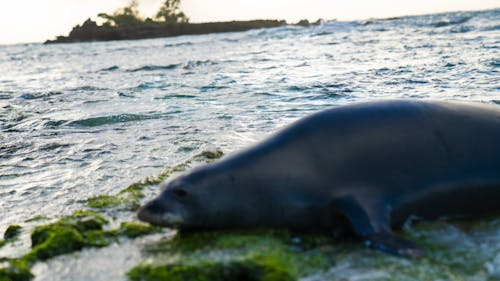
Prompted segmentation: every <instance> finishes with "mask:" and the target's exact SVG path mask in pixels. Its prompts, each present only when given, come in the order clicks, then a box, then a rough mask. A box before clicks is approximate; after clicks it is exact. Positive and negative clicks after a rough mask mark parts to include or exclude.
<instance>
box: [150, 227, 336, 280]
mask: <svg viewBox="0 0 500 281" xmlns="http://www.w3.org/2000/svg"><path fill="white" fill-rule="evenodd" d="M293 237H294V236H293V235H292V234H291V232H290V231H288V230H273V229H262V230H254V231H244V230H241V231H199V232H179V233H177V235H175V236H174V237H173V238H170V239H169V240H168V241H165V240H164V241H161V242H159V243H154V244H152V245H148V246H147V247H146V248H145V249H144V250H145V253H147V255H148V256H149V257H150V258H151V260H152V261H157V262H160V263H162V261H169V262H170V263H176V262H182V263H183V264H185V263H186V262H187V263H198V262H200V261H204V260H207V259H208V260H210V261H213V262H224V261H228V260H232V261H238V260H247V259H249V258H250V259H253V260H258V261H276V262H277V263H279V264H280V265H283V267H284V268H286V269H287V271H289V272H291V274H292V275H293V276H299V277H302V276H308V275H310V274H314V273H317V272H318V271H322V270H326V269H327V268H329V267H331V266H332V265H333V264H334V262H333V260H332V256H333V255H332V253H333V252H334V251H337V250H338V249H337V248H333V247H332V246H331V244H330V243H333V242H331V241H332V240H329V239H327V238H326V237H323V235H318V234H315V235H312V234H304V235H303V236H302V237H303V238H301V239H300V241H309V240H314V241H317V247H316V248H314V249H313V250H309V249H308V250H303V249H302V245H301V244H300V243H299V244H298V245H297V243H292V238H293ZM323 243H325V244H323ZM307 246H309V245H307ZM334 249H335V250H334Z"/></svg>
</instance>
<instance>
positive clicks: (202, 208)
mask: <svg viewBox="0 0 500 281" xmlns="http://www.w3.org/2000/svg"><path fill="white" fill-rule="evenodd" d="M238 198H241V189H240V190H239V191H238V188H235V177H234V176H232V175H230V174H228V173H224V172H218V171H217V169H214V168H212V167H210V166H205V167H202V168H198V169H196V170H194V171H192V172H190V173H188V174H186V175H183V176H180V177H178V178H176V179H174V180H172V181H171V182H169V183H167V184H166V185H165V186H164V189H163V191H162V193H161V194H160V195H159V196H158V197H157V198H155V199H153V200H152V201H150V202H148V203H147V204H146V205H144V206H143V207H141V209H140V210H139V212H138V218H139V219H140V220H142V221H145V222H149V223H151V224H154V225H159V226H166V227H177V228H225V227H227V226H234V225H238V223H241V219H242V217H243V216H244V213H245V209H246V208H247V207H246V206H247V204H241V200H238Z"/></svg>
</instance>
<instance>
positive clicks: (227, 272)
mask: <svg viewBox="0 0 500 281" xmlns="http://www.w3.org/2000/svg"><path fill="white" fill-rule="evenodd" d="M128 277H129V279H130V280H132V281H160V280H170V281H216V280H221V281H292V280H296V278H295V277H294V276H293V275H292V274H291V273H290V272H289V271H288V270H287V269H286V267H285V266H284V265H282V264H280V263H279V261H274V260H273V261H269V260H267V261H266V260H263V261H257V260H253V259H247V260H241V261H230V262H216V263H215V262H199V263H196V264H170V265H164V266H153V265H140V266H137V267H135V268H133V269H132V270H131V271H129V273H128Z"/></svg>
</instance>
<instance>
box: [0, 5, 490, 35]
mask: <svg viewBox="0 0 500 281" xmlns="http://www.w3.org/2000/svg"><path fill="white" fill-rule="evenodd" d="M161 2H162V0H139V3H140V10H141V12H142V14H143V15H144V16H152V15H153V14H154V13H155V11H156V10H157V9H158V7H159V6H160V4H161ZM127 3H128V0H0V44H12V43H21V42H43V41H45V40H46V39H52V38H54V37H55V36H57V35H67V34H68V33H69V31H70V30H71V28H72V27H73V26H74V25H76V24H80V23H82V22H83V21H84V20H85V19H87V18H89V17H91V18H93V19H96V18H97V14H98V13H100V12H107V13H112V12H113V11H114V10H116V9H117V8H120V7H123V6H124V5H125V4H127ZM492 8H500V0H307V1H306V0H182V10H183V11H184V12H185V13H186V14H187V16H188V17H189V18H190V20H191V22H204V21H225V20H247V19H286V20H287V21H289V22H295V21H298V20H299V19H303V18H307V19H309V20H316V19H318V18H323V19H338V20H351V19H367V18H383V17H391V16H402V15H415V14H426V13H434V12H445V11H460V10H484V9H492Z"/></svg>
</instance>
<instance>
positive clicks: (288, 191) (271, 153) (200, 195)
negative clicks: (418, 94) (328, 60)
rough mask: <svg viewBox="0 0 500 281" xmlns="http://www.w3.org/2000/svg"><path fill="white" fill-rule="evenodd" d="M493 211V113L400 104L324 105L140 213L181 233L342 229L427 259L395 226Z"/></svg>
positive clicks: (499, 170) (498, 180)
mask: <svg viewBox="0 0 500 281" xmlns="http://www.w3.org/2000/svg"><path fill="white" fill-rule="evenodd" d="M499 212H500V110H498V109H497V108H496V107H494V106H491V105H484V104H468V103H458V102H436V101H416V100H396V101H379V102H365V103H359V104H354V105H347V106H342V107H338V108H333V109H330V110H325V111H322V112H319V113H316V114H313V115H311V116H309V117H306V118H304V119H301V120H299V121H297V122H295V123H293V124H292V125H290V126H288V127H287V128H285V129H283V130H282V131H280V132H278V133H277V134H275V135H274V136H272V137H270V138H268V139H267V140H264V141H263V142H261V143H259V144H257V145H255V146H253V147H250V148H248V149H246V150H243V151H241V152H239V153H235V154H234V155H231V156H228V157H226V158H222V159H221V160H219V161H218V162H215V163H212V164H209V165H206V166H203V167H200V168H197V169H194V170H192V171H190V172H189V173H187V174H185V175H182V176H179V177H178V178H176V179H174V180H172V181H171V182H169V183H167V184H166V186H165V188H164V190H163V191H162V193H161V194H160V195H159V196H158V197H157V198H156V199H154V200H152V201H151V202H149V203H147V204H146V205H145V206H143V207H142V208H141V209H140V211H139V213H138V217H139V219H140V220H143V221H146V222H149V223H152V224H155V225H161V226H170V227H179V228H216V229H217V228H218V229H221V228H258V227H259V228H260V227H272V228H281V227H284V228H290V229H298V230H314V231H331V232H335V233H339V232H342V231H347V232H349V231H350V233H352V234H354V235H355V236H356V237H360V238H361V239H362V240H363V241H364V242H365V245H367V246H369V247H372V248H375V249H378V250H381V251H385V252H388V253H392V254H395V255H399V256H405V257H417V256H421V255H422V254H423V250H422V248H421V247H420V246H419V245H417V244H416V243H414V242H412V241H408V240H405V239H403V238H399V237H397V236H395V235H394V234H393V229H395V228H399V227H401V226H402V225H403V224H404V222H405V221H407V220H408V219H409V218H418V219H423V220H435V219H440V218H467V217H477V216H484V215H488V214H496V213H499Z"/></svg>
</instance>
